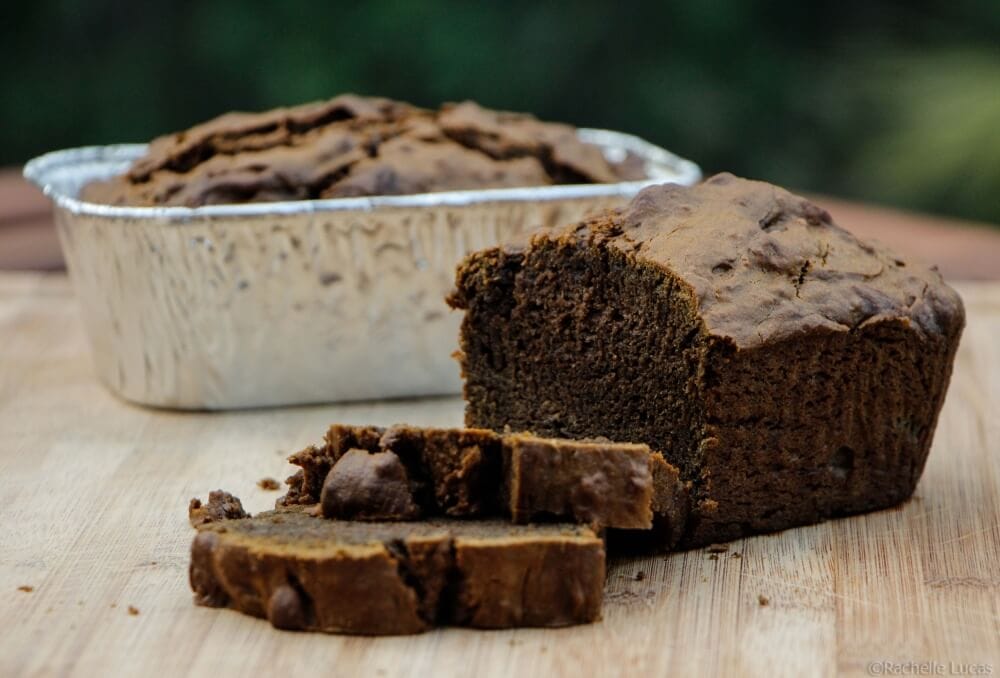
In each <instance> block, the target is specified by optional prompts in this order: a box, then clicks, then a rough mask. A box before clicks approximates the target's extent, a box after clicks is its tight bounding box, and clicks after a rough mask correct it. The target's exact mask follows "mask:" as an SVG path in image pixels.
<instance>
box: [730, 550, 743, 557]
mask: <svg viewBox="0 0 1000 678" xmlns="http://www.w3.org/2000/svg"><path fill="white" fill-rule="evenodd" d="M729 557H730V558H742V557H743V554H742V553H740V552H739V551H733V552H732V553H730V554H729Z"/></svg>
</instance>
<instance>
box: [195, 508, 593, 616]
mask: <svg viewBox="0 0 1000 678" xmlns="http://www.w3.org/2000/svg"><path fill="white" fill-rule="evenodd" d="M238 504H239V500H238V499H236V498H235V497H232V495H229V494H227V493H223V492H213V493H212V495H211V496H210V499H209V502H208V503H207V504H205V505H202V504H201V502H198V501H197V500H195V501H193V502H192V508H191V520H192V524H193V525H195V528H196V529H197V531H198V533H197V535H196V536H195V539H194V543H193V544H192V546H191V566H190V580H191V588H192V589H193V590H194V598H195V602H196V603H197V604H199V605H204V606H209V607H228V608H231V609H234V610H237V611H240V612H243V613H245V614H250V615H253V616H256V617H263V618H266V619H267V620H268V621H270V622H271V624H272V625H273V626H275V627H277V628H281V629H288V630H310V631H326V632H330V633H353V634H367V635H383V634H407V633H419V632H421V631H425V630H427V629H429V628H431V627H433V626H438V625H458V626H470V627H477V628H508V627H515V626H567V625H571V624H582V623H587V622H593V621H596V620H597V619H599V618H600V610H601V600H602V595H603V589H604V571H605V563H604V543H603V542H602V540H601V539H600V537H598V535H597V534H596V533H595V532H594V531H593V530H591V529H590V528H588V527H583V526H578V525H567V524H545V525H531V526H521V525H511V524H510V523H508V522H502V521H458V520H450V519H443V520H428V521H420V522H381V523H371V522H357V521H342V520H326V519H323V518H321V517H318V516H316V515H315V513H314V512H312V511H310V510H309V509H308V508H306V507H303V506H298V507H292V508H286V509H281V510H277V511H271V512H267V513H262V514H259V515H257V516H255V517H250V516H249V515H247V514H246V513H245V512H243V511H242V507H240V509H239V511H234V510H233V506H234V505H238ZM222 506H225V508H222ZM213 507H217V508H216V509H215V510H213ZM227 516H228V517H227Z"/></svg>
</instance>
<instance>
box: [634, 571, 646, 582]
mask: <svg viewBox="0 0 1000 678" xmlns="http://www.w3.org/2000/svg"><path fill="white" fill-rule="evenodd" d="M645 578H646V573H645V571H643V570H639V571H638V572H636V573H635V580H636V581H642V580H643V579H645Z"/></svg>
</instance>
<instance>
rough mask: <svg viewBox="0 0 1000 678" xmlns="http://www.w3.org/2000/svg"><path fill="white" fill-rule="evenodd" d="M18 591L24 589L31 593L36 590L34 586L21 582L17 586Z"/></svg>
mask: <svg viewBox="0 0 1000 678" xmlns="http://www.w3.org/2000/svg"><path fill="white" fill-rule="evenodd" d="M17 590H18V591H24V592H25V593H31V592H32V591H34V590H35V587H34V586H29V585H28V584H21V585H20V586H18V587H17Z"/></svg>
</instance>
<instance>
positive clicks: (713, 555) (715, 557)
mask: <svg viewBox="0 0 1000 678" xmlns="http://www.w3.org/2000/svg"><path fill="white" fill-rule="evenodd" d="M708 559H709V560H718V559H719V554H718V553H710V554H709V556H708Z"/></svg>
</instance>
